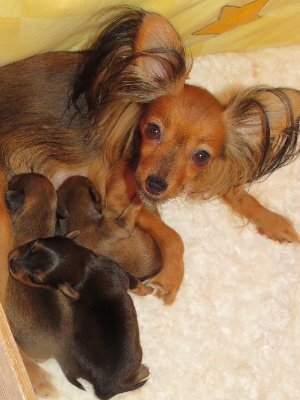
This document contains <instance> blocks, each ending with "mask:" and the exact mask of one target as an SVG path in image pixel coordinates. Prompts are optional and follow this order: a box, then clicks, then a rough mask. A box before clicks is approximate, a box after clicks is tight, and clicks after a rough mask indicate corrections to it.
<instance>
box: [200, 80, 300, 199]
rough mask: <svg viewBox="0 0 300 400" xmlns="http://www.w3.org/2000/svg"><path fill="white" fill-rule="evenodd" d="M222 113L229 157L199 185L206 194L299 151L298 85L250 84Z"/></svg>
mask: <svg viewBox="0 0 300 400" xmlns="http://www.w3.org/2000/svg"><path fill="white" fill-rule="evenodd" d="M224 116H225V120H226V124H227V139H226V144H225V159H224V160H221V159H220V160H216V162H215V163H214V164H212V166H211V168H210V169H209V171H208V173H207V175H206V177H205V179H206V182H205V185H203V182H202V183H201V184H202V187H199V188H197V182H196V185H195V191H196V192H202V193H203V192H204V193H203V196H204V197H207V198H209V197H212V196H220V195H224V194H225V193H226V192H227V191H228V190H229V189H230V188H232V187H237V186H243V185H246V184H249V183H251V182H253V181H255V180H257V179H259V178H262V177H264V176H268V175H269V174H271V173H272V172H274V171H275V170H277V169H278V168H280V167H282V166H284V165H286V164H288V163H290V162H292V161H293V160H294V159H295V157H297V155H298V154H299V151H300V147H299V143H298V137H299V120H300V91H298V90H294V89H288V88H275V89H274V88H269V87H261V86H259V87H251V88H249V89H247V90H245V91H242V92H240V93H238V94H236V95H235V96H234V97H233V99H232V100H231V101H230V102H229V104H228V105H227V106H226V107H225V115H224ZM199 184H200V183H199Z"/></svg>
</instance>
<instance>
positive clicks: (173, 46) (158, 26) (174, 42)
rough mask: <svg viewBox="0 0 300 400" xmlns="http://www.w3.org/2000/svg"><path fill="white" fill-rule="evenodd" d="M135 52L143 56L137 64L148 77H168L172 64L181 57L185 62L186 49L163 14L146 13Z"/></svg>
mask: <svg viewBox="0 0 300 400" xmlns="http://www.w3.org/2000/svg"><path fill="white" fill-rule="evenodd" d="M135 52H136V53H137V54H140V55H141V56H140V57H138V58H137V61H136V62H137V64H138V65H139V66H140V67H141V70H142V71H143V72H144V75H145V77H146V78H148V79H149V78H152V79H154V80H157V79H158V78H160V79H161V78H163V79H164V78H167V77H168V75H169V72H170V71H169V69H170V67H171V65H173V67H174V66H175V65H176V64H177V63H178V61H179V60H180V59H181V63H182V64H184V62H185V50H184V46H183V44H182V41H181V38H180V37H179V35H178V33H177V32H176V31H175V29H174V28H173V26H172V25H171V24H170V22H169V21H167V20H166V19H165V18H164V17H162V16H161V15H158V14H155V13H149V14H146V16H145V17H144V19H143V22H142V24H141V26H140V28H139V31H138V34H137V37H136V41H135Z"/></svg>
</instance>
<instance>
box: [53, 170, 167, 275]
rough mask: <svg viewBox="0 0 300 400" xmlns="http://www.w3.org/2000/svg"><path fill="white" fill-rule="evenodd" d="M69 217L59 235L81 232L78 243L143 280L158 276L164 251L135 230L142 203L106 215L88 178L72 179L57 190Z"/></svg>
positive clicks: (148, 236) (65, 219)
mask: <svg viewBox="0 0 300 400" xmlns="http://www.w3.org/2000/svg"><path fill="white" fill-rule="evenodd" d="M57 197H58V202H59V204H61V205H62V206H63V207H64V208H65V209H66V211H67V213H68V217H67V218H64V219H59V220H58V223H59V229H60V230H59V232H60V233H61V234H65V233H67V232H69V231H72V230H75V229H79V230H80V231H81V234H80V235H79V236H78V237H77V239H76V243H78V244H80V245H82V246H85V247H87V248H89V249H91V250H93V251H94V252H95V253H97V254H103V255H105V256H107V257H109V258H111V259H112V260H114V261H115V262H117V263H118V264H119V265H121V267H122V268H123V269H124V270H125V271H128V272H130V273H131V274H132V275H134V276H135V277H136V278H138V279H140V280H142V281H143V280H145V279H148V278H150V277H152V276H154V275H156V274H157V273H158V272H159V270H160V268H161V265H162V260H161V252H160V250H159V247H158V246H157V244H156V242H155V241H154V240H153V239H152V237H151V236H150V235H148V234H146V233H145V232H144V231H142V230H141V229H139V228H138V227H135V222H136V219H137V216H138V213H139V211H140V209H141V206H142V204H141V202H138V201H135V202H133V203H132V204H131V205H130V206H129V207H127V208H126V209H125V211H124V212H123V213H122V214H121V215H120V216H119V217H116V218H110V217H108V216H105V215H102V207H101V196H100V194H99V192H98V190H97V189H96V187H95V186H94V184H93V183H92V182H91V181H90V180H89V179H88V178H86V177H83V176H72V177H70V178H68V179H67V180H66V181H65V182H64V183H63V184H62V185H61V186H60V188H59V189H58V191H57Z"/></svg>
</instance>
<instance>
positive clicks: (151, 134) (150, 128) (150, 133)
mask: <svg viewBox="0 0 300 400" xmlns="http://www.w3.org/2000/svg"><path fill="white" fill-rule="evenodd" d="M145 135H146V136H147V138H148V139H150V140H159V139H160V137H161V130H160V127H159V126H158V125H156V124H154V123H149V124H148V125H147V126H146V128H145Z"/></svg>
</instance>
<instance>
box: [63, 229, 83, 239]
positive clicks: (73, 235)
mask: <svg viewBox="0 0 300 400" xmlns="http://www.w3.org/2000/svg"><path fill="white" fill-rule="evenodd" d="M80 234H81V230H80V229H76V230H73V231H70V232H67V233H66V234H65V235H64V237H66V238H68V239H72V240H75V239H76V238H77V237H78V236H79V235H80Z"/></svg>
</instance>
